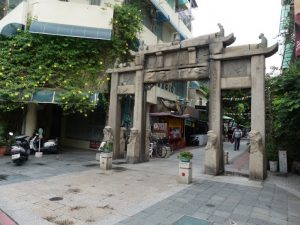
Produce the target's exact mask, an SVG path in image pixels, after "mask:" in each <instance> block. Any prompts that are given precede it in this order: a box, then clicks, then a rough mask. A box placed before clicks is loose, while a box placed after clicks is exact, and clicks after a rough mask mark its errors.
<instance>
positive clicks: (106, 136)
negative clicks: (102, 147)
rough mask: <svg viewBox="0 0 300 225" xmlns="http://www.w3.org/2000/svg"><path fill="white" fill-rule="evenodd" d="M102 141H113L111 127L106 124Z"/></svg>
mask: <svg viewBox="0 0 300 225" xmlns="http://www.w3.org/2000/svg"><path fill="white" fill-rule="evenodd" d="M103 134H104V137H103V142H109V143H113V142H114V136H113V133H112V128H111V127H110V126H106V127H104V129H103Z"/></svg>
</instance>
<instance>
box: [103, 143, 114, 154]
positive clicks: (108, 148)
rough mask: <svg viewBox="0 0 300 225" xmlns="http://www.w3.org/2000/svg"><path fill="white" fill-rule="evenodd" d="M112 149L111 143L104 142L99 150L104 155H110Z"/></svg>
mask: <svg viewBox="0 0 300 225" xmlns="http://www.w3.org/2000/svg"><path fill="white" fill-rule="evenodd" d="M112 147H113V144H112V143H109V142H106V143H105V144H104V146H103V147H102V148H100V151H101V152H104V153H110V152H112Z"/></svg>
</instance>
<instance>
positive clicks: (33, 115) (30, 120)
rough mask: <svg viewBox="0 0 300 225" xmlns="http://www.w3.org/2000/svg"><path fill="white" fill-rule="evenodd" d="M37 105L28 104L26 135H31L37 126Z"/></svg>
mask: <svg viewBox="0 0 300 225" xmlns="http://www.w3.org/2000/svg"><path fill="white" fill-rule="evenodd" d="M37 107H38V105H37V104H35V103H29V104H27V113H26V118H25V135H27V136H29V137H31V136H32V135H33V133H34V132H35V130H36V126H37Z"/></svg>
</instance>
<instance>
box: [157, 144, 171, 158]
mask: <svg viewBox="0 0 300 225" xmlns="http://www.w3.org/2000/svg"><path fill="white" fill-rule="evenodd" d="M167 151H168V149H167V148H166V147H165V146H158V148H157V150H156V156H157V157H160V158H165V157H166V155H167Z"/></svg>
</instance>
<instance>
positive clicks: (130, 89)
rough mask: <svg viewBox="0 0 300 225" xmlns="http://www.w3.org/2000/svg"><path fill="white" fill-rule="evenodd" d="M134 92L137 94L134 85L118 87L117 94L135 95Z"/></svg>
mask: <svg viewBox="0 0 300 225" xmlns="http://www.w3.org/2000/svg"><path fill="white" fill-rule="evenodd" d="M134 92H135V86H134V85H123V86H118V91H117V93H118V94H120V95H128V94H134Z"/></svg>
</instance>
